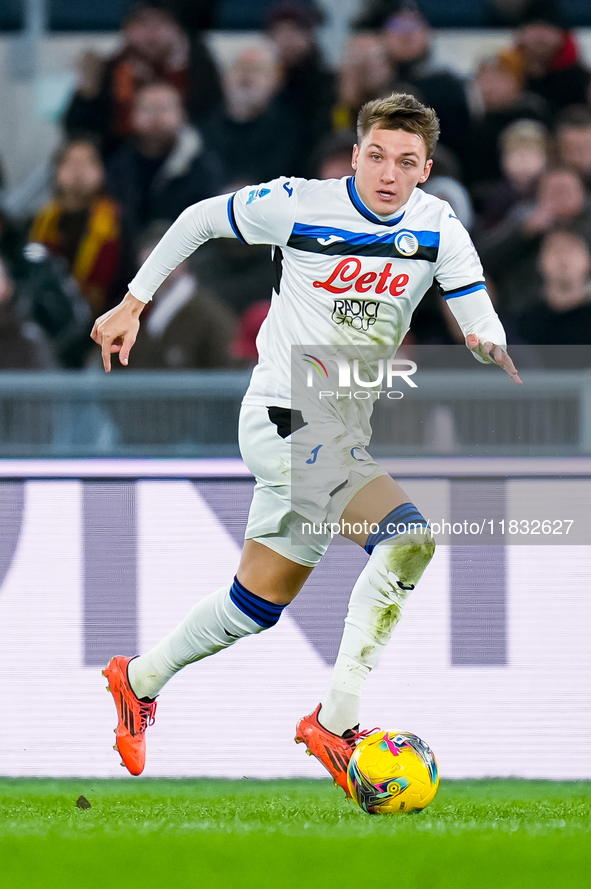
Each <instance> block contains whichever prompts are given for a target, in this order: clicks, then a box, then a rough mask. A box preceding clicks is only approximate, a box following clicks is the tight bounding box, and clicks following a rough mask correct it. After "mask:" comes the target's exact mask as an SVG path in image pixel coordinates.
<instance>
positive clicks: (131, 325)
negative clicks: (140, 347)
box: [90, 293, 145, 373]
mask: <svg viewBox="0 0 591 889" xmlns="http://www.w3.org/2000/svg"><path fill="white" fill-rule="evenodd" d="M144 306H145V303H143V302H141V300H139V299H136V298H135V296H133V295H132V294H131V293H128V294H127V295H126V296H125V297H124V299H123V300H122V301H121V302H120V303H119V305H118V306H115V308H114V309H110V310H109V311H108V312H105V314H104V315H101V316H100V318H97V319H96V321H95V322H94V327H93V328H92V332H91V334H90V336H91V337H92V339H93V340H94V341H95V343H98V345H99V346H100V347H101V352H102V356H103V365H104V367H105V371H106V373H109V371H110V370H111V355H113V354H114V353H116V352H118V353H119V361H120V362H121V364H123V365H124V366H127V363H128V362H129V353H130V351H131V347H132V346H133V344H134V343H135V341H136V337H137V334H138V330H139V329H140V315H141V313H142V310H143V308H144Z"/></svg>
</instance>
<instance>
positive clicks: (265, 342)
mask: <svg viewBox="0 0 591 889" xmlns="http://www.w3.org/2000/svg"><path fill="white" fill-rule="evenodd" d="M232 236H233V237H236V238H239V239H240V240H242V241H244V242H245V243H247V244H269V245H271V246H272V247H273V248H274V258H275V263H276V267H277V284H276V288H275V292H274V293H273V298H272V303H271V309H270V311H269V314H268V316H267V318H266V320H265V321H264V323H263V325H262V327H261V329H260V332H259V335H258V338H257V348H258V352H259V362H258V364H257V366H256V367H255V369H254V371H253V375H252V380H251V383H250V386H249V388H248V392H247V393H246V395H245V398H244V401H245V403H248V404H259V405H267V406H269V405H277V406H278V407H290V406H292V380H291V360H292V355H291V353H292V346H298V345H309V344H322V345H325V346H326V347H339V348H343V347H348V346H350V347H364V346H373V345H379V346H381V347H386V346H390V347H391V350H390V354H394V353H395V350H396V347H397V346H398V345H399V344H400V343H401V342H402V340H403V338H404V336H405V334H406V332H407V330H408V328H409V325H410V321H411V316H412V313H413V311H414V309H415V308H416V306H417V305H418V303H419V301H420V300H421V298H422V297H423V295H424V294H425V292H426V291H427V290H428V288H429V287H430V286H431V284H432V282H433V280H434V279H435V280H436V281H437V282H438V283H439V285H440V287H441V289H442V291H443V293H444V295H445V296H446V298H447V299H448V300H449V303H448V304H449V306H450V308H451V309H452V312H453V313H454V315H455V317H456V318H457V320H458V322H459V324H460V326H461V328H462V331H463V333H464V335H467V334H468V333H475V334H476V335H477V336H479V338H480V339H481V340H490V341H492V342H495V343H496V344H500V345H504V344H505V342H506V340H505V335H504V331H503V328H502V325H501V323H500V321H499V319H498V317H497V315H496V313H495V311H494V309H493V307H492V304H491V301H490V298H489V296H488V293H487V292H486V285H485V283H484V275H483V271H482V266H481V263H480V260H479V258H478V255H477V253H476V250H475V249H474V245H473V244H472V241H471V240H470V236H469V235H468V232H467V231H466V230H465V228H464V227H463V226H462V224H461V222H460V221H459V220H458V219H457V217H456V216H455V214H454V212H453V210H452V208H451V207H450V205H449V204H448V203H446V202H445V201H442V200H440V199H439V198H437V197H434V196H431V195H428V194H426V193H425V192H423V191H421V190H420V189H418V188H417V189H415V190H414V191H413V192H412V194H411V197H410V199H409V200H408V202H407V203H406V204H405V205H404V206H403V207H401V208H400V209H399V210H397V212H396V213H395V214H393V216H392V217H390V218H382V217H379V216H376V215H375V214H374V213H372V212H371V211H370V210H369V209H368V208H367V207H366V206H365V205H364V204H363V202H362V201H361V199H360V198H359V195H358V194H357V191H356V188H355V177H354V176H351V177H349V178H345V179H329V180H306V179H294V178H285V177H281V178H279V179H275V180H273V181H272V182H268V183H265V184H261V185H257V186H247V187H245V188H242V189H241V190H240V191H237V192H236V193H235V194H233V195H229V196H228V195H226V196H220V197H218V198H210V199H208V200H207V201H202V202H201V203H200V204H195V205H194V206H193V207H189V208H188V209H187V210H185V211H184V213H183V214H181V216H180V217H179V219H178V220H177V222H176V223H175V224H174V225H173V226H172V227H171V229H170V230H169V232H168V233H167V234H166V235H165V236H164V238H163V239H162V241H161V242H160V244H159V245H158V246H157V247H156V248H155V250H154V251H153V253H152V254H151V256H150V257H148V259H147V260H146V262H145V264H144V266H143V267H142V269H140V271H139V272H138V274H137V276H136V278H135V279H134V280H133V281H132V282H131V284H130V285H129V287H130V291H131V293H133V294H134V296H137V297H138V298H139V299H142V300H145V301H147V300H149V299H150V298H151V296H152V295H153V293H154V292H155V290H156V288H157V287H158V286H159V284H160V283H161V281H162V280H163V278H164V277H165V276H166V274H168V273H169V271H170V270H171V269H172V268H174V267H175V266H176V265H177V264H178V262H180V261H181V259H183V258H184V257H185V256H188V255H189V254H190V253H191V252H192V251H193V250H195V248H196V247H198V246H199V244H201V243H203V242H204V241H205V240H207V239H208V238H215V237H232ZM264 296H265V294H261V297H264ZM366 407H369V405H366Z"/></svg>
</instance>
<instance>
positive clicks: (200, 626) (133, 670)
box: [128, 580, 283, 698]
mask: <svg viewBox="0 0 591 889" xmlns="http://www.w3.org/2000/svg"><path fill="white" fill-rule="evenodd" d="M237 583H239V582H238V581H236V580H234V583H233V584H232V585H231V586H227V587H224V588H223V589H221V590H218V591H217V592H216V593H212V594H211V595H210V596H207V598H206V599H203V600H202V601H201V602H199V604H198V605H195V607H194V608H193V609H192V610H191V611H190V612H189V614H188V615H187V617H186V618H185V619H184V621H183V622H182V623H181V624H179V626H178V627H176V629H174V630H173V631H172V633H170V634H169V635H168V636H166V638H165V639H163V640H162V642H159V643H158V645H156V647H155V648H153V649H152V650H151V651H149V652H148V653H147V654H144V655H142V656H141V657H137V658H134V659H133V660H132V661H130V663H129V667H128V676H129V682H130V684H131V687H132V689H133V691H134V693H135V694H136V696H137V697H138V698H155V697H156V695H157V694H158V693H159V691H160V690H161V689H162V687H163V686H164V685H165V684H166V683H167V682H168V680H169V679H170V678H171V676H174V674H175V673H178V671H179V670H181V669H182V668H183V667H186V666H187V664H192V663H194V662H195V661H200V660H202V659H203V658H205V657H208V656H209V655H210V654H215V653H216V652H217V651H221V649H222V648H228V647H229V646H230V645H233V644H234V642H236V641H237V639H241V638H242V637H243V636H250V635H252V634H253V633H261V632H262V631H263V630H265V629H267V627H268V626H272V625H273V623H276V622H277V620H278V619H279V614H280V613H281V610H282V607H283V606H278V605H274V604H273V603H271V602H268V603H266V604H259V603H263V600H262V599H259V598H258V597H256V596H253V594H252V593H249V591H248V590H245V589H244V587H240V591H241V592H240V591H238V590H237V588H236V584H237ZM231 592H232V593H233V594H234V593H236V592H238V595H239V596H240V598H239V601H240V602H241V603H243V607H246V608H247V609H249V603H251V604H254V606H255V610H254V611H253V610H252V609H249V610H250V611H251V614H256V615H257V617H258V619H259V620H265V625H262V624H261V623H259V622H258V621H257V620H254V619H253V618H252V617H251V616H249V615H248V614H246V613H245V612H244V611H243V610H241V608H239V607H237V605H236V604H235V601H233V599H232V598H231V595H230V594H231ZM244 594H246V599H245V598H244ZM244 603H246V604H244ZM266 606H268V608H267V607H266ZM257 608H260V609H261V611H259V610H256V609H257ZM267 612H269V613H267ZM261 614H262V615H263V616H262V617H261Z"/></svg>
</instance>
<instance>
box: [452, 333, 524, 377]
mask: <svg viewBox="0 0 591 889" xmlns="http://www.w3.org/2000/svg"><path fill="white" fill-rule="evenodd" d="M466 345H467V346H468V348H469V349H470V351H471V352H476V353H477V354H478V355H480V357H481V358H483V359H484V360H485V361H487V362H489V363H490V364H498V365H499V367H502V368H503V370H505V371H507V373H508V374H509V376H510V377H511V379H512V380H514V381H515V382H516V383H517V385H518V386H523V382H522V380H521V379H520V378H519V374H518V373H517V369H516V367H515V365H514V364H513V362H512V361H511V358H510V357H509V353H508V352H507V350H506V349H504V348H503V346H496V345H495V344H494V343H481V342H480V340H479V339H478V337H477V336H476V334H475V333H469V334H468V336H467V337H466Z"/></svg>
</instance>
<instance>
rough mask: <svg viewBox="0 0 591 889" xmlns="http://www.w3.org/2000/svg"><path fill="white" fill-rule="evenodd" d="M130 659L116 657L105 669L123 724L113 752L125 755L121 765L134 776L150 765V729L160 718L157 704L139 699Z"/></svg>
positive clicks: (118, 729) (120, 720) (108, 686)
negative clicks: (133, 685) (129, 669)
mask: <svg viewBox="0 0 591 889" xmlns="http://www.w3.org/2000/svg"><path fill="white" fill-rule="evenodd" d="M131 660H133V658H130V657H120V656H119V657H113V658H111V660H110V661H109V663H108V664H107V666H106V667H105V669H104V670H103V676H106V677H107V679H108V680H109V684H108V685H107V691H110V692H111V694H112V695H113V700H114V701H115V706H116V707H117V716H118V717H119V723H118V725H117V728H116V729H114V731H115V734H116V735H117V741H116V743H115V745H114V747H113V750H117V751H118V753H120V755H121V760H122V762H121V765H122V766H125V768H126V769H127V770H128V772H130V773H131V774H132V775H141V773H142V772H143V771H144V766H145V764H146V729H147V728H148V726H149V725H153V724H154V721H155V716H156V701H152V702H151V703H147V702H145V701H140V700H138V698H136V696H135V694H134V693H133V690H132V688H131V685H130V684H129V679H128V678H127V665H128V664H129V662H130V661H131Z"/></svg>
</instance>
